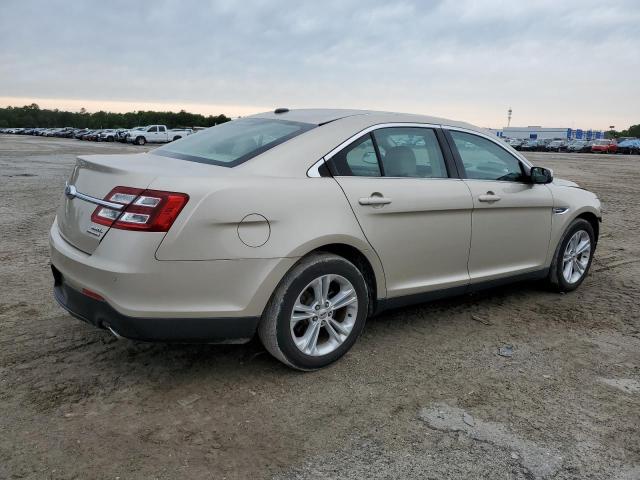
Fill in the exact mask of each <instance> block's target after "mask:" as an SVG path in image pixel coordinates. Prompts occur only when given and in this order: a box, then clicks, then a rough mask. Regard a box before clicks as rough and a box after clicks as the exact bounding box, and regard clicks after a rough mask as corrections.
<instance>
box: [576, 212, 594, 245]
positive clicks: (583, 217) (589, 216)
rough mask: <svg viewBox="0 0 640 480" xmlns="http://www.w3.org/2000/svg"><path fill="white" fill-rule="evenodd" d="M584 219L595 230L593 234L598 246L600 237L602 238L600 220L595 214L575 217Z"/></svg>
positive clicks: (584, 213) (590, 213) (589, 213)
mask: <svg viewBox="0 0 640 480" xmlns="http://www.w3.org/2000/svg"><path fill="white" fill-rule="evenodd" d="M575 218H576V219H577V218H582V219H584V220H586V221H587V222H589V224H591V227H592V228H593V234H594V235H595V239H594V243H595V244H596V245H597V244H598V237H599V236H600V219H599V218H598V217H597V216H596V214H595V213H593V212H582V213H581V214H579V215H577V216H576V217H575Z"/></svg>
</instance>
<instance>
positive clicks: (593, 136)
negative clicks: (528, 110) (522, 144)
mask: <svg viewBox="0 0 640 480" xmlns="http://www.w3.org/2000/svg"><path fill="white" fill-rule="evenodd" d="M489 131H490V132H492V133H494V134H495V135H496V136H498V137H503V138H518V139H522V140H526V139H533V140H550V139H551V140H552V139H558V140H598V139H600V138H604V132H603V131H602V130H586V129H584V130H583V129H579V128H578V129H572V128H567V127H564V128H543V127H540V126H529V127H504V128H503V129H502V130H496V129H492V128H490V129H489Z"/></svg>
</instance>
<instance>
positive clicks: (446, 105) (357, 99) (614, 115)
mask: <svg viewBox="0 0 640 480" xmlns="http://www.w3.org/2000/svg"><path fill="white" fill-rule="evenodd" d="M639 47H640V1H638V0H628V1H625V0H621V1H615V0H610V1H605V0H598V1H590V0H576V1H571V0H562V1H548V2H547V1H519V0H518V1H513V0H512V1H505V2H502V1H497V0H489V1H481V0H478V1H473V0H468V1H467V0H452V1H426V0H425V1H419V0H415V1H409V0H407V1H393V0H381V1H377V0H367V1H365V0H360V1H356V0H319V1H300V0H298V1H296V0H290V1H289V0H282V1H280V0H238V1H235V0H224V1H222V0H221V1H204V0H199V1H198V0H193V1H186V0H180V1H168V0H167V1H163V0H153V1H131V0H123V1H109V0H97V1H89V0H83V1H79V2H74V1H70V0H64V1H53V0H42V1H32V0H3V1H2V8H1V9H0V105H9V104H10V105H23V104H25V103H31V102H32V101H35V102H36V103H38V104H40V106H41V107H58V108H66V109H75V110H77V109H79V108H80V107H85V108H87V109H88V110H90V111H95V110H100V109H104V110H116V111H127V110H133V109H141V108H154V109H172V110H178V109H181V108H184V109H186V110H189V111H197V112H200V113H206V114H218V113H225V114H227V115H230V116H237V115H247V114H249V113H253V112H258V111H264V110H270V109H272V108H273V107H276V106H288V107H298V108H300V107H337V108H367V109H377V110H392V111H403V112H415V113H424V114H430V115H438V116H443V117H448V118H453V119H456V120H465V121H469V122H471V123H475V124H477V125H480V126H485V127H489V126H490V127H502V126H503V125H505V124H506V112H507V109H508V108H509V107H512V108H513V120H512V123H511V124H512V125H516V126H524V125H543V126H559V127H578V128H606V127H608V126H609V125H615V126H616V127H617V128H618V129H622V128H627V127H628V126H629V125H630V124H635V123H640V89H639V85H640V52H639Z"/></svg>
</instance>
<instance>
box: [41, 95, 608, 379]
mask: <svg viewBox="0 0 640 480" xmlns="http://www.w3.org/2000/svg"><path fill="white" fill-rule="evenodd" d="M600 220H601V212H600V202H599V200H598V198H597V197H596V195H594V194H593V193H590V192H588V191H586V190H584V189H582V188H580V187H578V185H576V184H575V183H572V182H570V181H566V180H560V179H554V178H553V175H552V172H551V171H550V170H547V169H545V168H542V167H537V166H533V165H532V164H531V163H530V162H529V161H527V160H526V159H525V158H524V157H523V156H521V155H520V154H519V153H518V152H516V151H515V150H514V149H513V148H511V147H510V146H509V145H507V144H505V143H504V142H501V141H500V140H499V139H497V138H496V137H494V136H492V135H491V134H489V133H487V132H485V131H484V130H482V129H479V128H476V127H474V126H472V125H469V124H466V123H460V122H455V121H450V120H445V119H442V118H433V117H427V116H420V115H408V114H397V113H383V112H371V111H351V110H322V109H318V110H291V111H289V110H288V109H284V108H283V109H277V110H276V111H274V112H269V113H263V114H259V115H254V116H251V117H246V118H242V119H238V120H234V121H231V122H228V123H224V124H222V125H219V126H216V127H212V128H209V129H207V130H204V131H201V132H199V133H197V134H194V135H191V136H189V137H187V138H184V139H181V140H178V141H176V142H173V143H170V144H167V145H165V146H162V147H160V148H157V149H155V150H152V151H150V152H147V153H139V154H122V155H93V156H81V157H78V159H77V163H76V165H75V168H74V169H73V172H72V173H71V176H70V177H69V179H68V182H67V185H66V187H65V192H64V196H63V197H62V203H61V205H60V207H59V210H58V212H57V216H56V220H55V221H54V223H53V226H52V227H51V233H50V243H51V264H52V270H53V276H54V292H55V297H56V299H57V300H58V302H59V303H60V304H61V305H62V306H63V307H64V308H65V309H67V310H68V311H69V312H70V313H71V314H72V315H74V316H76V317H78V318H80V319H81V320H84V321H86V322H88V323H90V324H93V325H95V326H97V327H100V328H104V329H107V330H109V331H110V332H112V333H113V334H114V335H117V336H119V337H125V338H130V339H136V340H146V341H174V342H211V343H214V342H242V341H247V340H249V339H251V338H252V337H254V336H255V335H256V334H257V335H259V337H260V339H261V340H262V342H263V344H264V346H265V347H266V349H267V350H268V351H269V352H270V353H272V354H273V355H274V356H275V357H276V358H278V359H279V360H281V361H282V362H284V363H285V364H287V365H289V366H291V367H294V368H297V369H300V370H314V369H318V368H321V367H324V366H326V365H328V364H330V363H331V362H333V361H335V360H337V359H338V358H340V357H341V356H342V355H344V354H345V353H346V352H347V351H348V350H349V349H350V348H351V347H352V346H353V344H354V342H355V341H356V339H357V337H358V335H359V334H360V333H361V332H362V329H363V327H364V324H365V321H366V319H367V318H368V317H370V316H371V315H373V314H374V313H376V312H380V311H383V310H385V309H388V308H396V307H400V306H403V305H407V304H410V303H416V302H424V301H428V300H431V299H435V298H440V297H443V296H448V295H459V294H464V293H466V292H470V291H472V290H477V289H480V288H485V287H487V286H495V285H499V284H502V283H505V282H512V281H516V280H523V279H541V280H544V281H546V282H547V283H548V284H549V285H550V286H551V287H553V288H554V289H555V290H557V291H560V292H568V291H571V290H573V289H575V288H577V287H578V286H579V285H580V284H581V283H582V281H583V280H584V278H585V276H586V275H587V272H588V271H589V267H590V265H591V261H592V258H593V254H594V251H595V248H596V243H597V241H598V232H599V222H600Z"/></svg>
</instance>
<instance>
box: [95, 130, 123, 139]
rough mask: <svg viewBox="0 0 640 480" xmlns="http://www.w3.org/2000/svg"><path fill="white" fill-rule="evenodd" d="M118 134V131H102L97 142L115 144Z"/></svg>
mask: <svg viewBox="0 0 640 480" xmlns="http://www.w3.org/2000/svg"><path fill="white" fill-rule="evenodd" d="M116 133H118V132H117V130H114V129H107V130H102V131H101V132H100V133H99V134H98V139H97V140H98V141H99V142H115V140H116Z"/></svg>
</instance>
